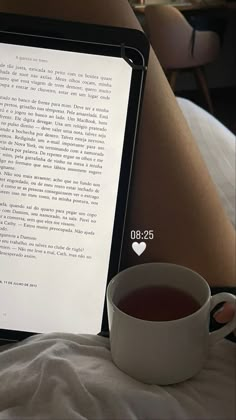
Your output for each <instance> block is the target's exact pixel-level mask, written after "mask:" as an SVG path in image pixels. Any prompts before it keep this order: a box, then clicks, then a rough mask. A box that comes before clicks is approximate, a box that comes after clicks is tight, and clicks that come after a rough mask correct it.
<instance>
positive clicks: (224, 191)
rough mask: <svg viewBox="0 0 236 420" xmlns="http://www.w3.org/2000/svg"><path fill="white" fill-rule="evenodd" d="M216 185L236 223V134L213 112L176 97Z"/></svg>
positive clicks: (229, 215) (227, 211)
mask: <svg viewBox="0 0 236 420" xmlns="http://www.w3.org/2000/svg"><path fill="white" fill-rule="evenodd" d="M177 101H178V104H179V106H180V108H181V110H182V112H183V114H184V116H185V119H186V120H187V123H188V125H189V127H190V129H191V131H192V134H193V136H194V138H195V140H196V143H197V145H198V148H199V150H200V152H201V154H202V157H203V159H204V161H205V163H206V165H207V168H208V170H209V172H210V175H211V177H212V179H213V181H214V183H215V185H216V188H217V190H218V193H219V196H220V198H221V202H222V204H223V207H224V208H225V211H226V213H227V214H228V217H229V218H230V220H231V222H232V223H233V225H234V226H235V202H236V189H235V162H236V159H235V157H236V155H235V150H236V137H235V135H234V134H233V133H231V131H229V130H228V129H227V128H226V127H225V126H224V125H223V124H221V123H220V121H218V120H217V119H216V118H214V117H213V116H212V115H211V114H209V113H208V112H206V111H204V109H202V108H200V107H199V106H197V105H195V104H194V103H193V102H191V101H189V100H187V99H184V98H177Z"/></svg>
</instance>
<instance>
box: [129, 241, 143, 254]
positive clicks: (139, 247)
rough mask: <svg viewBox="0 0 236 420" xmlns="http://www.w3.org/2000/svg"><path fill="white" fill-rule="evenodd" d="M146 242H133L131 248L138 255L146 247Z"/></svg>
mask: <svg viewBox="0 0 236 420" xmlns="http://www.w3.org/2000/svg"><path fill="white" fill-rule="evenodd" d="M146 246H147V245H146V243H145V242H140V243H139V242H133V243H132V248H133V250H134V252H135V253H136V254H137V255H138V256H140V255H141V254H142V253H143V252H144V251H145V249H146Z"/></svg>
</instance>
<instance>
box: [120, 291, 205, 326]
mask: <svg viewBox="0 0 236 420" xmlns="http://www.w3.org/2000/svg"><path fill="white" fill-rule="evenodd" d="M117 307H118V308H119V309H120V310H121V311H123V312H125V313H126V314H128V315H130V316H133V317H135V318H139V319H143V320H146V321H172V320H175V319H180V318H184V317H186V316H188V315H191V314H193V313H194V312H196V311H197V310H198V309H200V307H201V305H200V304H199V302H198V301H197V300H196V299H195V298H194V297H193V296H191V295H190V294H188V293H187V292H185V291H183V290H180V289H177V288H174V287H167V286H148V287H143V288H140V289H137V290H134V291H132V292H130V293H129V294H127V295H126V296H125V297H123V298H122V299H121V300H120V301H119V303H118V305H117Z"/></svg>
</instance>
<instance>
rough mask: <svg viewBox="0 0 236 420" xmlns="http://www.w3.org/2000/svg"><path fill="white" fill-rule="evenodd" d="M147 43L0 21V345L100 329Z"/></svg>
mask: <svg viewBox="0 0 236 420" xmlns="http://www.w3.org/2000/svg"><path fill="white" fill-rule="evenodd" d="M148 53H149V46H148V42H147V40H146V38H145V36H144V35H143V33H141V32H139V31H136V30H129V29H123V28H113V27H101V26H95V25H87V24H81V23H75V22H73V23H70V22H65V21H53V20H48V19H41V18H32V17H24V16H15V15H6V14H0V338H2V339H7V340H19V339H23V338H25V337H27V336H29V335H31V334H35V333H49V332H59V331H60V332H68V333H92V334H93V333H98V332H99V331H101V330H103V331H106V330H107V317H106V309H105V306H104V302H105V291H106V286H107V283H108V282H109V280H110V279H111V278H112V277H113V276H114V275H115V274H116V273H117V272H118V271H119V264H120V256H121V250H122V238H123V232H124V224H125V214H126V207H127V198H128V192H129V183H130V176H131V167H132V159H133V154H134V144H135V138H136V135H137V128H138V119H139V113H140V107H141V101H142V93H143V87H144V79H145V73H146V68H147V60H148Z"/></svg>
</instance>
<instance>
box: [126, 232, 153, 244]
mask: <svg viewBox="0 0 236 420" xmlns="http://www.w3.org/2000/svg"><path fill="white" fill-rule="evenodd" d="M130 238H131V239H132V241H134V240H140V239H141V240H146V241H147V240H148V239H153V238H154V231H153V230H131V231H130Z"/></svg>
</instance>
